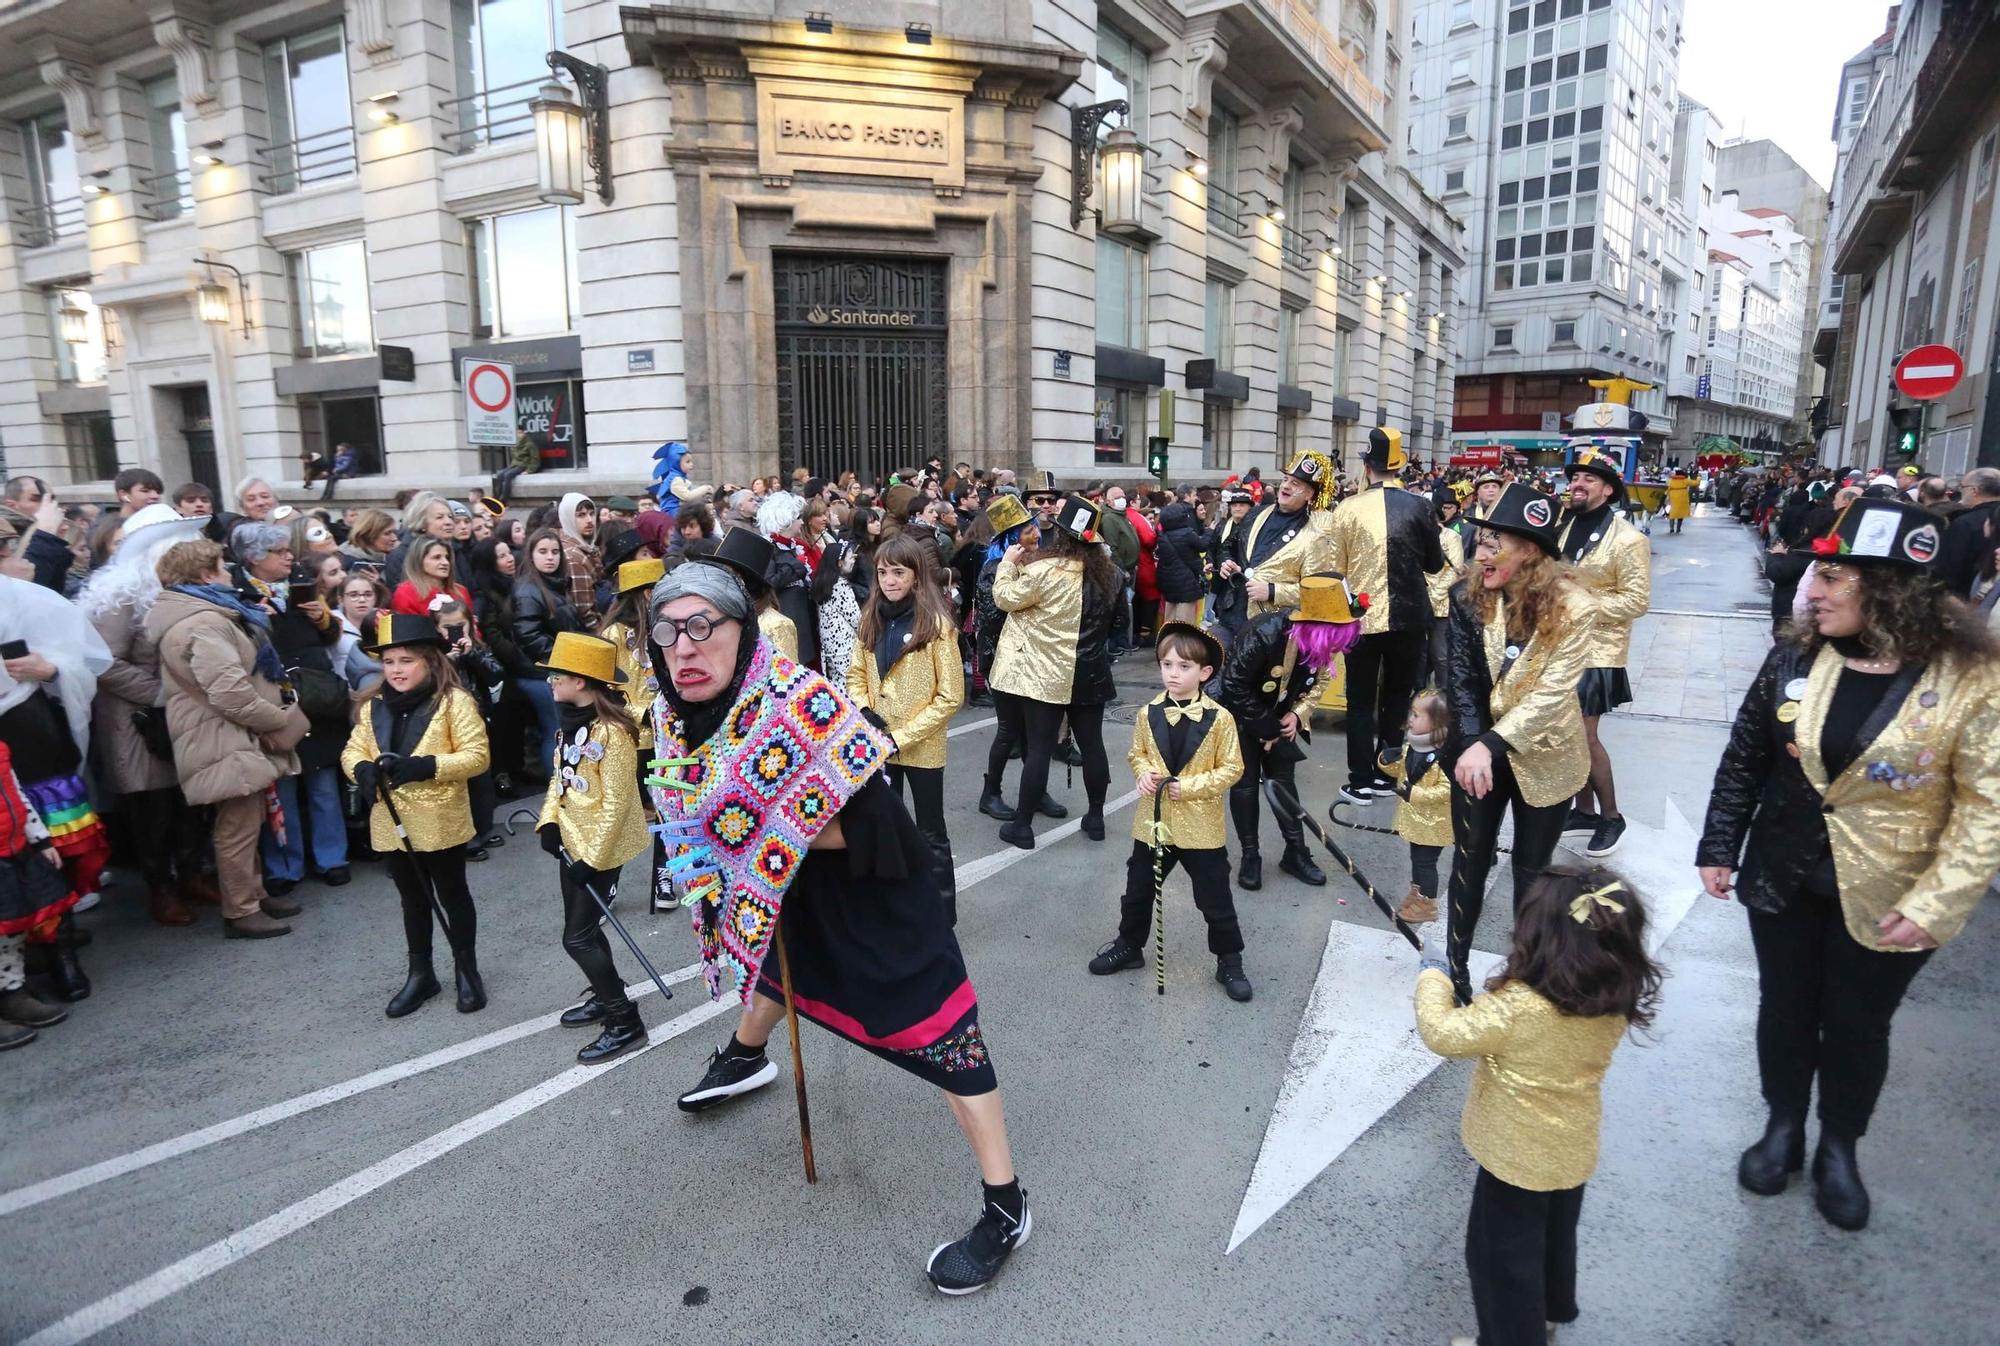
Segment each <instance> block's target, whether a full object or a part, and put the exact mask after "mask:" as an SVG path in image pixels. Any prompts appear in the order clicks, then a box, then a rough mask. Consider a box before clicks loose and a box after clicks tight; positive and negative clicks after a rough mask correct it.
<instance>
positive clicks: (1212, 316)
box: [1201, 277, 1236, 369]
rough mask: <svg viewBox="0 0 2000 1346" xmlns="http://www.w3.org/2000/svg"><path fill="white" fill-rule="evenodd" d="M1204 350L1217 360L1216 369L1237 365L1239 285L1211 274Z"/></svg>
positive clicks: (1207, 296)
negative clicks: (1237, 298)
mask: <svg viewBox="0 0 2000 1346" xmlns="http://www.w3.org/2000/svg"><path fill="white" fill-rule="evenodd" d="M1204 298H1205V301H1206V308H1205V309H1204V311H1203V315H1202V331H1201V336H1202V342H1201V353H1202V354H1203V355H1205V356H1207V357H1208V358H1209V359H1211V360H1213V361H1215V367H1216V368H1217V369H1234V368H1235V367H1236V287H1235V286H1234V285H1231V284H1229V283H1228V282H1227V281H1220V280H1216V279H1215V278H1213V277H1210V278H1209V281H1208V287H1207V293H1206V295H1205V296H1204Z"/></svg>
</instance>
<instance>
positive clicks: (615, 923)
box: [507, 808, 674, 1000]
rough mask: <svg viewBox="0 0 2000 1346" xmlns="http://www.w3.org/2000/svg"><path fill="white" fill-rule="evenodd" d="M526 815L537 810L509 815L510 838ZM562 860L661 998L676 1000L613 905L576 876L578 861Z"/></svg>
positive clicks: (567, 855) (563, 857)
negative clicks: (643, 970)
mask: <svg viewBox="0 0 2000 1346" xmlns="http://www.w3.org/2000/svg"><path fill="white" fill-rule="evenodd" d="M524 815H525V816H527V817H531V818H532V817H535V816H537V815H536V813H535V810H534V809H531V808H518V809H515V810H514V811H513V812H512V813H510V814H508V815H507V835H508V836H510V837H511V836H513V835H514V821H515V819H517V818H520V817H522V816H524ZM560 860H561V862H562V863H563V864H565V865H568V866H569V867H570V870H571V874H570V877H571V878H573V879H575V881H576V886H577V887H579V888H581V889H583V891H584V892H586V893H588V894H589V895H590V900H591V901H592V902H595V903H596V904H597V909H598V910H599V911H601V912H603V913H604V919H605V920H606V921H608V922H610V924H611V928H612V929H613V930H616V931H617V932H618V936H619V938H620V939H623V940H624V941H625V947H626V948H628V949H630V950H631V951H632V956H633V957H634V958H636V959H638V960H639V966H640V967H643V968H645V969H646V975H647V976H649V977H651V978H652V979H653V985H654V986H656V987H658V988H659V991H660V998H661V999H662V1000H672V999H673V998H674V993H673V992H672V991H669V990H668V989H667V983H666V981H665V979H664V978H662V977H661V976H660V972H659V969H658V968H656V967H654V966H653V961H652V960H651V959H650V958H648V957H646V951H645V950H644V949H641V948H640V947H639V941H638V940H636V939H633V938H632V932H631V931H630V930H627V929H626V928H625V922H623V921H621V920H619V919H618V916H617V914H616V913H615V912H613V911H612V910H611V904H610V903H608V902H606V901H605V900H604V898H603V896H602V895H601V894H600V893H599V892H598V891H597V889H596V888H595V887H593V886H591V885H590V884H588V883H585V882H584V881H583V879H582V878H581V877H580V876H578V875H577V874H576V872H575V871H576V870H578V869H581V868H582V866H580V865H578V864H577V863H576V861H575V860H574V859H573V858H571V856H570V853H569V851H568V850H567V849H565V850H564V851H563V853H562V855H561V857H560Z"/></svg>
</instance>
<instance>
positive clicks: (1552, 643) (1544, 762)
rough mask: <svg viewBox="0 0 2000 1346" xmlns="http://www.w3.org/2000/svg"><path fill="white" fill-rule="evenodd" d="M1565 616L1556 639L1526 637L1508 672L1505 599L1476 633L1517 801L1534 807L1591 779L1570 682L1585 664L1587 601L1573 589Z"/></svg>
mask: <svg viewBox="0 0 2000 1346" xmlns="http://www.w3.org/2000/svg"><path fill="white" fill-rule="evenodd" d="M1562 602H1563V607H1564V611H1565V616H1564V618H1563V620H1562V621H1560V622H1559V623H1557V636H1556V638H1555V639H1554V640H1542V639H1540V638H1539V637H1531V638H1530V639H1529V641H1528V643H1527V644H1526V645H1525V646H1523V647H1522V648H1521V653H1520V657H1519V658H1517V659H1516V660H1515V661H1514V666H1513V667H1512V668H1511V669H1509V670H1508V672H1507V676H1506V677H1504V678H1503V677H1501V676H1500V670H1501V669H1502V668H1503V667H1505V665H1506V663H1507V600H1506V599H1504V598H1502V599H1501V600H1499V602H1497V603H1495V604H1494V609H1493V620H1492V621H1491V622H1489V623H1487V624H1486V626H1485V627H1484V628H1483V630H1482V633H1481V635H1482V638H1483V640H1484V641H1485V646H1486V667H1487V670H1488V671H1489V672H1490V673H1492V675H1493V678H1494V682H1493V697H1492V700H1491V702H1490V703H1489V709H1490V712H1491V715H1492V728H1493V732H1494V733H1496V734H1498V735H1499V736H1500V737H1501V738H1503V739H1505V740H1507V745H1508V747H1509V749H1510V751H1509V752H1508V754H1507V764H1508V765H1509V766H1510V767H1512V768H1513V771H1514V779H1515V780H1516V781H1518V782H1519V783H1520V786H1521V798H1522V799H1524V800H1526V801H1527V802H1528V803H1529V804H1532V805H1533V806H1534V807H1536V808H1546V807H1548V806H1549V805H1550V804H1555V803H1560V802H1561V801H1562V800H1565V799H1567V798H1569V797H1570V796H1571V795H1573V794H1575V793H1576V792H1577V791H1578V790H1581V789H1582V788H1583V783H1584V782H1585V781H1586V780H1588V779H1590V744H1589V741H1588V740H1587V739H1585V738H1584V736H1583V709H1582V707H1581V706H1580V705H1579V704H1578V702H1577V699H1576V684H1577V682H1578V680H1580V679H1581V678H1582V677H1583V670H1584V669H1585V668H1588V667H1589V665H1588V664H1587V663H1586V662H1585V660H1586V659H1587V658H1588V657H1589V652H1590V648H1591V640H1592V638H1593V636H1592V631H1591V626H1592V622H1593V620H1594V617H1593V613H1592V611H1591V605H1590V600H1589V599H1588V598H1586V597H1585V596H1584V595H1583V594H1582V593H1581V592H1580V591H1578V590H1576V589H1574V588H1571V589H1569V590H1568V592H1567V593H1566V594H1565V595H1564V597H1563V599H1562Z"/></svg>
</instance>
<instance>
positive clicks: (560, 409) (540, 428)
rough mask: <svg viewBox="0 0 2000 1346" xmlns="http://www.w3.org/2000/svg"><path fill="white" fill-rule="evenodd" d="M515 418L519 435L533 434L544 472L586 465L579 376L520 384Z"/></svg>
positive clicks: (517, 389)
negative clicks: (519, 429) (518, 427)
mask: <svg viewBox="0 0 2000 1346" xmlns="http://www.w3.org/2000/svg"><path fill="white" fill-rule="evenodd" d="M514 417H515V420H516V422H517V423H518V424H519V426H520V428H521V433H522V434H526V435H533V436H534V437H535V443H536V445H537V446H538V447H539V448H540V449H541V456H542V469H543V470H544V471H558V470H561V469H563V468H571V467H585V466H588V464H589V461H590V459H589V455H588V453H587V452H586V451H585V444H584V439H583V381H582V380H581V379H577V380H564V381H562V382H560V383H527V384H523V385H521V386H520V387H519V388H516V389H515V390H514Z"/></svg>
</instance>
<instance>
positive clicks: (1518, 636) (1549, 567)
mask: <svg viewBox="0 0 2000 1346" xmlns="http://www.w3.org/2000/svg"><path fill="white" fill-rule="evenodd" d="M1531 545H1532V544H1531ZM1467 583H1468V584H1470V585H1471V587H1472V596H1473V605H1474V611H1476V612H1477V613H1478V614H1479V621H1480V624H1481V625H1490V624H1491V623H1492V621H1493V615H1494V609H1495V608H1496V607H1497V606H1498V605H1499V601H1500V599H1501V598H1502V597H1503V596H1504V597H1505V598H1506V599H1507V639H1509V640H1511V641H1515V642H1517V643H1521V644H1526V643H1527V642H1528V641H1530V640H1536V639H1540V640H1543V641H1552V640H1554V639H1556V636H1557V632H1558V629H1559V628H1560V627H1561V626H1562V623H1563V615H1564V609H1565V608H1566V607H1567V602H1566V600H1567V598H1568V596H1569V595H1570V594H1571V593H1573V592H1575V591H1576V588H1577V583H1576V580H1575V579H1574V578H1573V577H1572V576H1571V575H1570V573H1569V571H1568V570H1567V569H1566V568H1565V567H1564V566H1563V564H1562V562H1560V561H1558V560H1556V558H1555V557H1553V556H1550V555H1549V554H1548V553H1547V552H1545V551H1543V550H1542V549H1541V548H1540V547H1536V548H1535V549H1534V550H1533V551H1531V552H1529V553H1528V554H1527V556H1526V558H1525V559H1524V560H1523V561H1522V562H1521V568H1520V569H1519V570H1517V571H1515V572H1514V577H1513V578H1512V579H1510V580H1508V581H1507V583H1506V584H1504V585H1502V586H1501V587H1500V588H1498V589H1488V588H1486V587H1485V586H1484V585H1482V584H1480V583H1479V579H1478V576H1477V575H1476V574H1473V575H1472V576H1471V578H1469V579H1468V580H1467Z"/></svg>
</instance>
